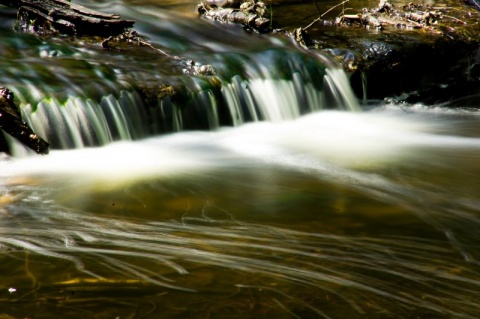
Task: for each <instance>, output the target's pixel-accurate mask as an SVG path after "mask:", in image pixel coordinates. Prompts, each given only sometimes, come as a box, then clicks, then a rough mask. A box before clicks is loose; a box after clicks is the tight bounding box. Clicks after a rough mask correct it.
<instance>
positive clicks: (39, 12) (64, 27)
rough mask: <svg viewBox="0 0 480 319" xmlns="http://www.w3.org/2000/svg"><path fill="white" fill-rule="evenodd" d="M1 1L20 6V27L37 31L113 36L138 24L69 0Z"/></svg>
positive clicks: (4, 3)
mask: <svg viewBox="0 0 480 319" xmlns="http://www.w3.org/2000/svg"><path fill="white" fill-rule="evenodd" d="M0 4H1V5H5V6H8V7H11V8H16V9H18V16H19V18H20V21H19V24H18V27H19V28H20V29H26V30H28V29H32V31H34V32H35V33H58V32H59V33H64V34H72V35H98V36H111V35H117V34H120V33H122V32H124V31H125V30H126V29H128V28H131V27H133V25H134V23H135V21H132V20H121V19H120V16H119V15H116V14H104V13H101V12H98V11H95V10H91V9H88V8H85V7H83V6H81V5H78V4H74V3H71V2H68V1H66V0H42V1H35V0H0Z"/></svg>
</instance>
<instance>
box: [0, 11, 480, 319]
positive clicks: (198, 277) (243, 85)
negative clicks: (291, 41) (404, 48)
mask: <svg viewBox="0 0 480 319" xmlns="http://www.w3.org/2000/svg"><path fill="white" fill-rule="evenodd" d="M85 4H86V5H90V6H93V5H94V4H92V3H89V2H85ZM96 6H98V9H102V8H103V9H104V10H105V9H108V10H113V11H116V12H119V13H120V14H122V15H127V16H128V14H130V15H132V16H133V15H134V13H135V14H138V16H139V17H143V19H140V23H139V24H140V26H139V28H140V30H141V31H142V32H145V33H146V34H148V35H149V37H150V38H151V39H152V40H153V41H152V42H154V43H167V44H165V45H166V46H167V49H171V50H178V51H179V53H182V54H183V53H186V52H189V54H191V55H193V56H192V58H195V59H198V58H200V59H201V58H202V57H203V58H205V59H206V58H212V61H214V62H215V67H217V68H219V69H222V68H225V70H223V71H222V72H223V73H222V74H221V79H222V80H225V79H226V78H228V72H229V70H228V67H227V64H228V63H232V60H234V61H233V62H235V61H237V62H238V61H249V63H250V64H249V65H252V66H253V67H252V68H240V69H239V71H240V72H245V73H246V74H247V75H242V76H243V78H239V76H238V75H232V77H233V79H232V80H231V81H229V82H225V83H223V84H224V86H223V87H224V89H223V90H224V91H223V92H222V94H223V96H224V97H225V99H226V101H227V102H228V103H227V105H228V106H229V107H230V109H229V110H230V113H229V114H230V115H232V121H231V123H229V124H232V125H233V126H236V127H231V126H229V127H226V126H224V125H221V123H220V121H216V120H215V117H214V116H210V117H209V119H210V120H211V122H210V123H209V124H212V123H213V124H215V125H209V126H210V127H212V130H211V131H198V130H192V131H187V132H174V133H169V134H164V135H158V134H157V135H155V134H154V136H151V137H147V136H146V135H149V134H151V133H152V132H154V130H152V131H149V132H143V133H142V132H141V131H139V130H138V129H136V128H135V127H138V126H136V125H135V124H132V122H130V123H126V122H121V123H117V124H115V125H117V126H115V125H113V127H116V128H115V129H113V131H109V130H108V129H106V128H105V127H103V126H102V125H103V124H102V122H99V123H98V124H95V125H96V126H95V127H94V128H91V129H90V131H95V132H101V133H99V134H97V135H95V136H93V137H91V138H92V139H98V140H101V138H104V140H103V143H98V142H99V141H98V140H96V141H92V144H96V143H94V142H97V143H98V144H107V145H105V146H101V147H95V148H94V147H86V148H78V149H73V150H58V149H56V150H53V151H51V153H50V154H49V155H48V156H34V155H31V154H30V155H26V154H23V153H21V152H20V154H19V156H17V157H8V156H3V157H2V159H1V161H0V219H1V223H0V253H1V255H0V273H1V274H2V275H1V277H0V278H1V281H0V317H1V316H3V315H5V316H12V317H13V318H25V317H27V316H29V315H33V316H34V317H35V318H84V317H89V318H189V317H190V318H417V317H419V318H478V316H479V314H480V305H479V304H478V302H477V299H476V298H477V295H478V292H479V291H480V272H479V263H478V261H479V259H480V253H479V249H478V247H480V246H479V245H480V235H479V232H478V229H479V227H480V211H479V210H480V191H479V189H480V187H479V186H480V166H479V164H478V161H479V159H480V129H479V127H478V118H479V116H480V113H479V112H478V108H475V107H476V105H469V106H470V108H463V109H458V108H457V109H455V108H452V106H454V103H452V105H449V106H436V107H425V106H422V105H414V106H405V105H402V106H398V105H377V106H376V107H372V108H370V109H369V110H368V111H367V110H366V111H363V112H358V111H357V112H354V111H352V108H353V109H355V105H349V103H350V102H348V101H350V98H349V97H348V93H349V88H348V86H347V85H346V84H345V83H341V81H340V80H339V79H342V77H341V75H338V74H333V75H332V74H330V75H328V76H327V77H326V80H325V78H323V80H324V85H327V86H330V87H332V88H333V89H332V90H331V94H332V95H333V96H335V95H337V96H336V98H337V99H340V101H341V104H344V105H343V106H344V107H345V110H323V109H324V107H323V106H325V105H321V104H322V103H326V101H329V100H330V99H326V98H325V97H324V96H323V95H322V94H323V91H322V90H319V89H318V88H317V87H315V85H311V86H310V87H307V88H306V89H305V91H303V97H302V94H299V93H301V92H299V91H298V89H296V87H298V83H299V82H298V81H300V80H301V81H305V83H306V85H307V86H308V83H310V82H309V81H313V79H312V77H311V76H312V75H314V76H319V74H317V73H315V72H312V71H308V70H303V71H302V70H301V68H298V66H295V65H294V67H293V68H294V69H300V71H299V72H298V73H297V75H294V76H293V75H292V76H290V77H288V76H287V77H286V78H285V77H279V76H272V74H271V73H269V72H267V71H268V70H267V69H262V68H261V67H258V66H259V65H261V63H259V64H256V63H255V62H256V59H262V58H263V59H265V61H267V60H268V59H267V57H268V58H270V57H272V56H273V57H275V56H276V57H277V58H280V57H282V56H283V55H276V54H275V52H278V51H282V52H285V51H287V52H290V53H291V54H292V55H293V56H294V58H290V59H289V60H288V61H290V62H289V63H291V64H292V63H293V64H295V63H297V62H298V63H299V61H307V62H309V63H312V65H315V63H317V62H314V61H320V62H318V63H319V64H320V65H323V64H324V63H325V62H326V61H325V60H322V58H321V57H318V59H319V60H315V59H314V57H312V56H309V57H308V58H303V56H302V54H304V53H299V52H300V51H298V50H296V49H294V48H292V47H291V46H289V45H288V41H286V40H280V39H273V40H271V39H259V38H258V36H256V35H251V36H247V35H245V34H244V33H242V31H241V30H235V29H234V28H229V29H227V30H226V31H224V32H226V33H227V34H229V35H235V36H236V37H237V38H236V39H238V41H241V42H242V44H245V45H246V46H247V47H245V49H239V52H238V51H237V53H235V52H234V53H233V54H232V53H230V54H227V52H229V51H234V50H233V48H234V46H233V45H230V44H229V43H228V41H226V40H223V39H222V38H225V34H224V33H219V34H215V33H209V32H200V31H199V30H200V29H199V27H203V28H205V29H206V30H212V29H215V30H216V32H220V29H218V28H215V27H214V26H212V25H211V23H209V22H201V21H198V20H197V19H196V18H195V17H194V16H193V15H192V16H191V18H192V20H186V22H185V21H183V22H182V21H175V23H174V22H173V21H174V20H175V19H173V18H168V17H169V16H170V15H169V14H167V13H165V12H164V11H162V10H147V9H146V8H147V7H145V6H142V7H138V8H137V9H132V11H130V7H126V6H124V5H123V4H122V3H121V2H118V3H117V4H115V5H113V6H110V5H109V6H108V7H105V6H104V5H103V4H102V3H101V2H100V3H97V4H96ZM148 8H150V7H148ZM114 9H115V10H114ZM183 14H184V15H185V16H189V14H188V13H183ZM152 16H157V17H158V18H160V17H161V18H164V19H159V21H157V24H158V25H157V24H154V23H153V22H149V18H147V17H152ZM177 23H178V24H177ZM188 27H190V29H193V30H194V31H187V29H188ZM205 29H204V30H205ZM162 30H163V31H164V30H168V31H169V32H170V33H171V34H170V35H168V34H166V33H165V32H164V33H162V32H160V31H162ZM195 30H196V31H195ZM189 32H194V33H195V35H196V36H195V37H194V36H191V35H192V34H191V33H189ZM167 33H168V32H167ZM172 34H173V35H172ZM186 34H188V35H190V36H191V37H190V38H189V41H185V37H186V36H185V35H186ZM180 36H181V37H182V38H181V39H179V40H178V42H176V41H172V39H176V37H180ZM163 37H166V38H168V40H169V41H163V42H162V40H163V39H164V38H163ZM206 38H207V39H208V41H207V42H205V39H206ZM249 41H252V42H253V44H251V46H248V43H250V42H249ZM260 41H261V42H260ZM279 41H280V42H279ZM281 41H284V42H281ZM258 43H264V45H265V46H266V47H268V48H272V47H273V48H274V50H273V51H271V52H274V54H269V53H268V52H267V53H266V55H263V54H262V53H261V52H260V51H261V50H255V49H254V47H255V45H258ZM35 45H36V44H32V46H27V47H29V48H31V47H33V48H35ZM182 46H188V48H185V47H182ZM202 46H205V47H207V48H206V49H205V48H202ZM62 48H64V46H63V44H62ZM72 50H76V49H75V46H72ZM97 51H98V48H96V47H95V46H92V51H91V52H86V53H85V54H86V55H83V56H82V55H80V56H75V55H74V56H73V57H72V59H73V60H77V59H78V60H79V61H84V60H83V59H85V61H87V62H85V63H87V64H90V63H91V61H92V58H91V55H94V53H95V52H97ZM217 51H218V52H221V53H218V54H216V53H215V52H217ZM250 51H251V52H250ZM26 54H27V53H26ZM27 55H28V54H27ZM146 56H147V57H148V55H146ZM232 56H233V58H232ZM238 56H241V58H238ZM295 56H297V57H298V58H295ZM114 58H116V59H117V58H118V59H120V58H121V57H120V56H114ZM140 58H141V57H138V59H140ZM29 59H30V61H32V63H34V64H38V61H36V60H34V59H31V58H29ZM98 59H99V61H100V63H103V62H102V59H103V58H101V57H99V58H98ZM138 59H134V61H133V62H132V63H131V64H128V63H127V66H132V65H135V64H136V63H138V62H139V60H138ZM12 60H13V58H12ZM27 60H28V59H27ZM227 60H228V61H227ZM202 62H208V61H202ZM3 63H6V65H7V64H8V63H10V62H3ZM56 63H59V64H62V63H63V62H62V60H59V62H56ZM235 63H236V62H235ZM235 63H233V64H235ZM153 64H154V62H153V61H150V62H149V61H145V65H143V66H142V67H141V68H140V67H139V72H138V74H135V75H134V77H137V78H141V77H143V76H145V74H149V73H150V75H151V71H149V69H150V65H153ZM224 64H225V65H224ZM240 64H242V63H240ZM8 65H10V64H8ZM66 65H67V64H66ZM68 65H69V64H68ZM105 65H107V64H105ZM4 66H5V65H4ZM10 66H11V65H10ZM69 67H72V66H71V65H69ZM126 68H127V67H126ZM4 69H5V68H4ZM73 69H74V70H75V71H78V70H77V69H76V68H75V67H73ZM94 69H95V68H94ZM107 69H108V68H107ZM8 70H11V74H14V75H12V76H10V77H9V76H6V75H8V74H9V73H8V72H6V71H4V73H2V74H3V75H4V78H5V79H7V80H8V81H7V82H9V81H10V83H9V84H11V85H13V86H14V88H19V89H17V92H16V93H17V94H19V95H21V94H22V92H23V93H24V94H25V96H24V97H23V99H24V101H25V103H26V104H25V105H24V106H23V107H24V112H25V114H26V115H27V116H29V115H31V118H30V119H31V121H32V124H33V125H32V126H35V125H38V126H37V127H36V130H37V131H39V134H41V133H42V128H44V129H46V128H45V126H44V123H45V119H47V122H48V120H49V119H50V120H51V121H53V122H54V123H59V122H58V119H75V118H77V119H78V118H79V117H75V116H73V117H71V116H67V115H68V114H72V112H70V111H68V110H73V109H75V108H80V109H82V108H83V109H85V110H88V109H95V105H101V106H103V110H108V109H110V110H123V111H124V112H125V116H126V115H131V114H132V112H133V114H136V113H135V112H134V110H132V109H128V108H126V106H128V105H134V104H135V102H132V101H136V98H137V97H136V95H135V93H134V91H133V90H132V88H131V86H130V84H129V83H128V82H116V81H111V82H109V81H108V79H107V77H106V76H105V74H102V73H98V72H97V73H98V79H97V78H94V79H95V81H97V82H98V83H103V84H104V86H105V87H98V86H95V85H92V88H93V89H92V91H89V89H88V85H86V84H84V83H83V82H82V78H81V76H80V77H78V78H77V77H76V76H72V75H71V74H70V73H69V72H70V71H68V70H69V69H62V68H59V69H58V70H60V71H59V73H58V72H57V73H55V72H53V73H52V72H50V71H48V70H47V71H44V72H39V74H41V75H42V76H47V78H48V77H51V78H54V79H57V80H58V81H59V82H61V80H62V79H64V78H63V76H66V77H70V78H68V79H69V81H70V80H71V79H72V78H73V79H75V78H77V80H78V82H76V83H78V92H74V91H71V92H68V90H74V89H75V87H76V86H75V85H71V86H69V87H68V89H66V91H67V93H68V94H67V95H68V96H70V97H69V98H68V99H67V100H66V101H67V102H66V103H65V108H64V109H61V108H60V110H63V111H61V112H64V114H60V113H58V112H57V113H49V112H47V111H45V110H47V108H51V107H52V106H55V103H57V101H55V100H48V99H46V98H45V96H49V95H52V94H53V95H55V96H61V95H62V94H65V92H59V91H58V89H57V91H48V89H49V88H56V86H55V83H53V84H52V85H51V86H47V85H38V87H40V89H38V87H37V86H36V85H33V84H34V82H31V83H30V82H25V83H24V84H25V85H26V87H27V88H26V89H22V88H21V87H20V85H19V84H18V83H19V82H18V81H17V80H16V79H17V78H19V77H20V75H25V74H24V72H26V71H25V70H24V69H22V68H21V67H19V68H17V69H15V68H12V67H10V68H9V69H8ZM22 70H23V71H22ZM70 70H71V69H70ZM287 70H290V69H288V68H287ZM327 70H329V72H337V70H335V69H334V68H327ZM9 72H10V71H9ZM15 72H19V73H15ZM107 73H108V72H107ZM327 74H328V72H327ZM321 75H322V76H323V73H322V74H321ZM32 76H33V77H34V78H35V77H37V76H38V74H36V75H35V74H34V75H32ZM89 76H91V75H89ZM119 77H120V78H121V77H122V75H121V72H120V76H119ZM26 78H28V77H26V76H25V77H23V79H26ZM25 81H26V80H25ZM36 81H38V78H36ZM192 81H195V80H192ZM198 81H199V82H201V81H200V80H198ZM296 81H297V82H296ZM338 81H340V82H338ZM29 83H30V84H29ZM61 83H64V82H61ZM252 83H253V84H252ZM295 83H297V84H295ZM73 84H75V83H73ZM192 86H193V87H194V85H193V84H192ZM106 87H109V88H106ZM252 87H254V89H252ZM322 87H323V88H325V86H322ZM247 88H249V89H248V90H247ZM95 90H97V91H95ZM109 90H110V91H109ZM242 90H243V91H242ZM255 90H257V91H255ZM275 90H277V91H275ZM52 92H53V93H52ZM55 92H56V93H55ZM105 92H111V93H109V94H106V95H105V96H103V95H104V93H105ZM112 92H113V93H112ZM119 92H123V93H119ZM132 92H133V93H132ZM252 92H255V94H254V95H252ZM271 92H274V93H275V92H276V93H278V94H284V95H283V97H284V98H282V99H279V100H275V98H276V97H278V95H273V96H270V98H268V94H271ZM332 92H333V93H332ZM262 93H263V94H262ZM35 94H37V95H38V96H37V100H36V101H40V102H38V104H35V105H36V106H37V107H38V108H39V109H40V110H42V108H44V111H39V112H38V113H32V112H31V111H32V109H29V107H31V105H30V106H28V105H27V104H28V103H27V102H28V101H29V100H31V99H32V96H27V95H35ZM75 94H78V95H79V96H78V97H75V96H76V95H75ZM86 95H91V96H96V95H100V96H102V97H99V98H97V99H94V98H92V99H91V100H88V99H87V98H86V97H85V96H86ZM249 96H250V97H249ZM252 96H255V97H256V98H258V99H260V100H261V101H257V102H256V103H253V104H248V103H245V102H242V101H245V100H248V99H249V98H253V97H252ZM299 96H301V97H302V98H299ZM307 98H308V99H307ZM285 99H287V100H286V101H285ZM59 100H62V99H61V98H59ZM63 101H65V100H63ZM272 101H274V102H272ZM302 101H303V102H304V103H307V104H308V105H306V106H307V109H306V110H303V111H301V110H300V109H299V107H297V106H298V105H301V104H302ZM305 101H308V102H305ZM89 103H90V104H89ZM95 103H96V104H95ZM242 103H243V104H242ZM31 104H32V105H34V104H33V103H31ZM353 104H354V103H353ZM248 105H255V106H256V107H257V108H256V109H249V108H248ZM259 105H261V106H265V107H264V108H261V107H259ZM285 105H286V106H287V108H286V107H285ZM293 105H295V107H292V106H293ZM462 105H463V104H462ZM57 106H58V105H57ZM89 106H90V107H89ZM288 106H290V108H288ZM463 106H465V105H463ZM159 107H161V106H159ZM338 108H339V109H341V108H340V107H338ZM346 109H348V110H350V111H348V110H346ZM262 110H263V111H262ZM37 111H38V110H37ZM247 111H248V112H249V113H248V114H247V113H245V112H247ZM42 112H43V113H42ZM69 112H70V113H69ZM262 112H264V113H262ZM27 113H28V114H27ZM42 114H43V115H42ZM52 114H53V115H52ZM66 114H67V115H66ZM104 114H107V113H104ZM40 115H41V116H40ZM97 115H98V114H97ZM210 115H211V114H210ZM255 115H257V116H258V118H255ZM35 116H38V118H36V119H35ZM42 116H43V117H42ZM88 116H92V115H91V114H88ZM138 116H139V118H141V116H142V114H140V115H138ZM98 117H99V118H101V116H98ZM105 117H108V116H107V115H105ZM85 118H89V117H87V115H85ZM233 119H236V120H238V121H234V120H233ZM261 119H265V121H261V122H253V123H246V122H249V121H250V122H251V121H255V120H261ZM130 120H131V119H130ZM175 120H176V121H177V122H176V123H177V127H176V128H177V129H178V130H180V129H182V128H183V129H184V128H185V127H182V126H181V125H180V124H181V123H182V122H181V121H180V118H179V117H178V118H176V119H175ZM267 120H268V121H267ZM67 122H68V121H67ZM107 122H108V121H107ZM36 123H37V124H36ZM38 123H40V124H38ZM42 123H43V124H42ZM68 124H69V125H65V126H64V127H62V128H61V129H62V130H64V131H61V132H62V133H61V134H60V136H61V137H62V138H59V140H58V145H57V146H58V148H60V147H64V148H69V147H72V146H78V147H85V146H88V144H89V143H86V142H85V141H86V140H88V139H86V136H88V134H86V133H85V132H84V131H81V130H80V129H78V130H77V128H78V127H77V126H76V125H75V122H73V123H72V122H69V123H68ZM77 124H78V123H77ZM110 124H111V123H110ZM119 128H131V130H128V129H127V130H125V131H124V132H123V133H122V134H130V136H128V135H125V136H122V137H121V138H122V139H124V141H116V142H112V140H115V138H113V137H112V136H110V137H109V136H108V134H113V135H115V134H120V133H119V132H118V129H119ZM112 132H113V133H112ZM138 132H140V133H138ZM134 134H138V135H134ZM65 136H67V137H68V140H67V141H66V142H65V139H66V138H65ZM102 136H103V137H102ZM75 138H76V140H75ZM130 140H136V141H130ZM62 141H63V142H64V143H65V144H64V145H62ZM72 141H77V142H72ZM6 318H10V317H6Z"/></svg>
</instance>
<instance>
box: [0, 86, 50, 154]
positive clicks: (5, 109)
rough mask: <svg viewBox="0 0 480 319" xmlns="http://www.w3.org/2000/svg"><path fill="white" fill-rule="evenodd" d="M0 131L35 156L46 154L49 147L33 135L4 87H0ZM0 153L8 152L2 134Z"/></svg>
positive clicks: (11, 96)
mask: <svg viewBox="0 0 480 319" xmlns="http://www.w3.org/2000/svg"><path fill="white" fill-rule="evenodd" d="M0 129H1V130H3V131H4V132H5V133H8V134H9V135H11V136H13V137H14V138H16V139H17V140H18V141H20V142H21V143H22V144H23V145H25V146H27V147H29V148H31V149H32V150H34V151H35V152H36V153H37V154H48V148H49V146H50V145H49V144H48V143H47V142H46V141H44V140H43V139H42V138H41V137H39V136H38V135H37V134H35V133H34V132H33V130H32V129H31V128H30V127H29V126H28V125H27V123H25V122H24V121H23V120H22V117H21V115H20V112H19V111H18V108H17V106H16V105H15V103H14V102H13V93H12V92H11V91H10V90H9V89H7V88H4V87H0ZM0 133H1V132H0ZM0 152H7V153H8V152H9V150H8V147H7V143H6V142H5V140H4V137H3V134H0Z"/></svg>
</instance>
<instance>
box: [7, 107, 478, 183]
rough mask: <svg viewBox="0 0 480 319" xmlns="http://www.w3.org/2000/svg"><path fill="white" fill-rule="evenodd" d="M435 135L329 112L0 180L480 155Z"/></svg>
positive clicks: (35, 165) (120, 145) (69, 154)
mask: <svg viewBox="0 0 480 319" xmlns="http://www.w3.org/2000/svg"><path fill="white" fill-rule="evenodd" d="M442 125H445V123H444V122H442ZM435 130H436V126H435V125H432V124H429V123H428V122H426V121H425V120H424V119H422V118H421V117H417V116H412V115H410V116H408V115H401V114H399V113H388V112H387V113H350V112H339V111H326V112H319V113H315V114H311V115H307V116H304V117H302V118H300V119H297V120H292V121H284V122H279V123H270V122H259V123H252V124H247V125H244V126H241V127H238V128H223V129H220V130H219V131H215V132H183V133H182V132H181V133H175V134H171V135H167V136H162V137H156V138H150V139H146V140H143V141H137V142H131V141H123V142H115V143H112V144H110V145H107V146H103V147H96V148H85V149H77V150H54V151H52V152H51V154H50V155H48V156H32V157H27V158H23V159H15V158H12V159H10V160H9V161H4V162H2V163H1V165H2V170H1V173H0V174H2V175H3V176H10V177H14V176H16V175H29V174H32V175H44V174H47V175H49V174H52V175H63V174H66V175H69V176H77V177H78V178H86V177H88V178H93V179H108V180H116V181H121V180H123V179H127V180H131V179H142V178H148V177H158V176H174V175H176V174H182V173H188V172H195V171H201V170H214V169H215V168H218V167H228V166H231V167H235V166H242V165H249V164H252V163H255V164H262V163H263V164H264V163H271V164H279V165H287V166H291V168H293V169H295V168H296V166H301V165H300V162H302V163H305V162H306V161H309V162H310V163H312V165H315V166H319V165H327V164H328V166H338V167H346V168H353V169H356V168H365V167H370V168H376V169H381V168H383V167H385V166H386V165H390V164H394V163H400V162H402V161H427V162H430V164H435V162H436V161H442V159H441V158H440V157H439V156H438V155H436V153H435V152H436V151H445V150H451V151H452V152H455V151H456V150H461V149H464V150H465V149H470V150H472V151H473V152H478V150H479V149H480V139H479V138H471V137H461V136H454V135H439V134H436V133H435ZM452 130H453V128H452ZM302 165H303V164H302Z"/></svg>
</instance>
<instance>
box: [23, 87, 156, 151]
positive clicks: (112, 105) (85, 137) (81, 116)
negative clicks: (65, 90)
mask: <svg viewBox="0 0 480 319" xmlns="http://www.w3.org/2000/svg"><path fill="white" fill-rule="evenodd" d="M138 106H140V107H138ZM21 110H22V117H23V119H24V120H25V121H26V122H27V123H28V124H29V125H30V127H32V129H33V130H34V131H35V132H36V133H37V134H38V135H40V136H42V137H43V138H45V139H46V140H48V141H49V142H50V144H51V145H52V147H53V148H59V149H72V148H83V147H87V146H96V145H105V144H108V143H111V142H113V141H116V140H134V139H138V138H142V137H146V136H148V131H147V129H146V128H145V126H144V123H145V119H146V115H145V112H144V108H143V107H142V101H141V99H140V97H139V96H138V94H137V93H136V92H135V91H126V90H122V91H121V92H120V94H119V97H115V96H114V95H112V94H109V95H106V96H104V97H102V98H101V100H100V102H95V101H94V100H92V99H84V98H81V97H70V98H68V99H67V100H66V101H65V102H63V103H61V102H59V101H58V100H55V99H43V100H41V101H40V102H39V103H38V104H37V105H36V106H35V108H34V107H33V106H32V105H31V104H26V105H22V107H21Z"/></svg>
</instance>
